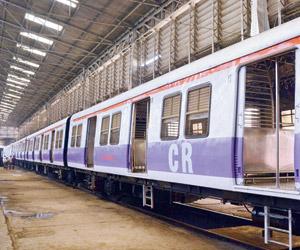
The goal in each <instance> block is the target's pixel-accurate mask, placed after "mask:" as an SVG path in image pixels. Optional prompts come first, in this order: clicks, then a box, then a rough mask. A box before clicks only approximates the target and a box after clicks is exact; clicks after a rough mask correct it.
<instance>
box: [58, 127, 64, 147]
mask: <svg viewBox="0 0 300 250" xmlns="http://www.w3.org/2000/svg"><path fill="white" fill-rule="evenodd" d="M63 134H64V131H63V130H60V133H59V140H58V148H62V142H63Z"/></svg>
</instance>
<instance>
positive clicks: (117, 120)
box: [109, 112, 122, 145]
mask: <svg viewBox="0 0 300 250" xmlns="http://www.w3.org/2000/svg"><path fill="white" fill-rule="evenodd" d="M121 116H122V114H121V112H119V113H117V114H114V115H113V116H112V118H111V128H110V140H109V143H110V144H112V145H116V144H119V139H120V128H121Z"/></svg>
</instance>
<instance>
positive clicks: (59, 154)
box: [53, 149, 64, 162]
mask: <svg viewBox="0 0 300 250" xmlns="http://www.w3.org/2000/svg"><path fill="white" fill-rule="evenodd" d="M63 155H64V154H63V150H62V149H56V150H54V152H53V159H54V161H59V162H63V161H64V157H63Z"/></svg>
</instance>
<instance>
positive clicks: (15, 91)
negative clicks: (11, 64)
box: [7, 88, 23, 95]
mask: <svg viewBox="0 0 300 250" xmlns="http://www.w3.org/2000/svg"><path fill="white" fill-rule="evenodd" d="M7 90H8V91H10V92H14V93H16V94H20V95H22V94H23V93H22V92H20V91H17V90H14V89H11V88H8V89H7Z"/></svg>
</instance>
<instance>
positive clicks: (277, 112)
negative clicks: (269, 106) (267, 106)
mask: <svg viewBox="0 0 300 250" xmlns="http://www.w3.org/2000/svg"><path fill="white" fill-rule="evenodd" d="M278 77H279V76H278V59H277V58H276V61H275V92H276V93H275V96H276V97H275V107H276V108H275V110H276V121H275V124H276V126H275V129H276V188H280V167H279V160H280V159H279V143H280V138H279V132H280V93H279V92H280V89H279V78H278Z"/></svg>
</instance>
